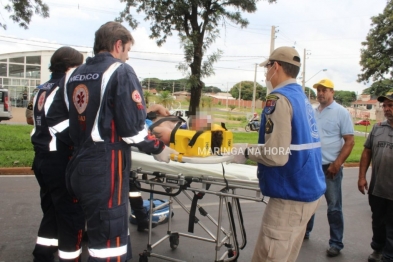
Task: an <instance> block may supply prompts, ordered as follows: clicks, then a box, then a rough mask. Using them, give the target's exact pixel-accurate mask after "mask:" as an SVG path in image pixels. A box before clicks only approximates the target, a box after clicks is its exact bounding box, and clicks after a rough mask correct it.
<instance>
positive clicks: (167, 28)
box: [117, 0, 276, 115]
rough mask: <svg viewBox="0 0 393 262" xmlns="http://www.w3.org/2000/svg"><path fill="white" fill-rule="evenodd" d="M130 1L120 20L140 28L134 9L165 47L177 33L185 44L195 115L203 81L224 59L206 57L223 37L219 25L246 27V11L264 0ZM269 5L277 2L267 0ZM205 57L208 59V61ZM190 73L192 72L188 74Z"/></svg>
mask: <svg viewBox="0 0 393 262" xmlns="http://www.w3.org/2000/svg"><path fill="white" fill-rule="evenodd" d="M120 1H121V2H126V6H125V9H124V10H123V11H122V12H121V13H120V16H119V17H118V18H117V21H120V22H123V21H124V20H125V21H127V22H128V23H129V25H130V26H131V27H132V28H134V29H135V28H136V27H137V25H138V21H137V20H136V19H134V17H133V16H132V14H130V9H135V8H136V11H137V12H138V13H140V12H144V13H145V14H146V17H145V20H150V21H151V27H150V30H151V34H150V37H151V38H153V39H156V40H157V45H158V46H161V45H162V44H163V43H165V42H166V39H167V37H168V36H172V34H173V33H172V31H177V33H178V36H179V38H180V41H181V43H182V45H183V49H184V54H185V56H184V57H185V61H184V63H181V64H180V65H179V66H178V69H180V70H183V71H185V72H188V74H189V79H188V80H189V85H190V87H191V100H190V106H189V111H190V114H192V115H195V113H196V111H197V109H198V107H199V102H200V98H201V91H202V88H203V86H204V84H203V82H202V81H201V79H202V78H204V77H208V76H210V75H212V74H214V70H213V63H215V62H216V61H217V60H218V59H219V58H220V56H221V54H222V52H221V50H217V51H215V52H213V53H212V54H211V55H209V56H206V51H207V50H208V48H209V47H210V45H211V44H212V43H214V41H215V39H216V37H217V36H218V35H219V32H220V31H219V29H218V26H219V25H221V24H223V25H225V22H226V19H227V20H229V21H231V22H233V23H235V24H236V25H240V27H241V28H244V27H246V26H247V25H248V20H247V19H244V18H243V17H242V13H243V12H248V13H253V12H255V11H256V3H257V2H259V1H260V0H233V1H211V0H183V1H175V0H166V1H162V0H120ZM266 1H268V2H269V3H273V2H276V0H266ZM204 56H206V59H205V60H204ZM188 70H190V71H188Z"/></svg>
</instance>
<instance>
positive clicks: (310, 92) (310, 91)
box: [304, 86, 317, 99]
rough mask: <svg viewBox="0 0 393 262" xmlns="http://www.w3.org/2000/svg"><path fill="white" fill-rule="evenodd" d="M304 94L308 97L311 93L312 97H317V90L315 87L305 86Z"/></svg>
mask: <svg viewBox="0 0 393 262" xmlns="http://www.w3.org/2000/svg"><path fill="white" fill-rule="evenodd" d="M304 94H305V95H306V96H307V97H308V96H309V94H310V99H316V98H317V96H316V95H315V91H314V89H313V88H309V87H307V86H306V87H305V88H304Z"/></svg>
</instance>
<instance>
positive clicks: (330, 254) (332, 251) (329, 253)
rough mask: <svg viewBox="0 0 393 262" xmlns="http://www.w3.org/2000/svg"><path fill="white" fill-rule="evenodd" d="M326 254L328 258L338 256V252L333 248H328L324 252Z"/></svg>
mask: <svg viewBox="0 0 393 262" xmlns="http://www.w3.org/2000/svg"><path fill="white" fill-rule="evenodd" d="M326 254H327V256H328V257H336V256H338V255H340V250H338V249H337V248H335V247H330V248H329V249H328V250H326Z"/></svg>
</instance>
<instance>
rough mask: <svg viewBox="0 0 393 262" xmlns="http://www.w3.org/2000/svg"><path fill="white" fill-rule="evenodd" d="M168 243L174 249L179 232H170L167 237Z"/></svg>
mask: <svg viewBox="0 0 393 262" xmlns="http://www.w3.org/2000/svg"><path fill="white" fill-rule="evenodd" d="M169 243H170V246H171V248H172V249H176V248H177V246H178V245H179V234H172V235H171V236H170V237H169Z"/></svg>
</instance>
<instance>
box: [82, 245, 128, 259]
mask: <svg viewBox="0 0 393 262" xmlns="http://www.w3.org/2000/svg"><path fill="white" fill-rule="evenodd" d="M126 253H127V245H124V246H121V247H111V248H103V249H90V248H89V254H90V256H92V257H98V258H107V257H118V256H121V255H124V254H126Z"/></svg>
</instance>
